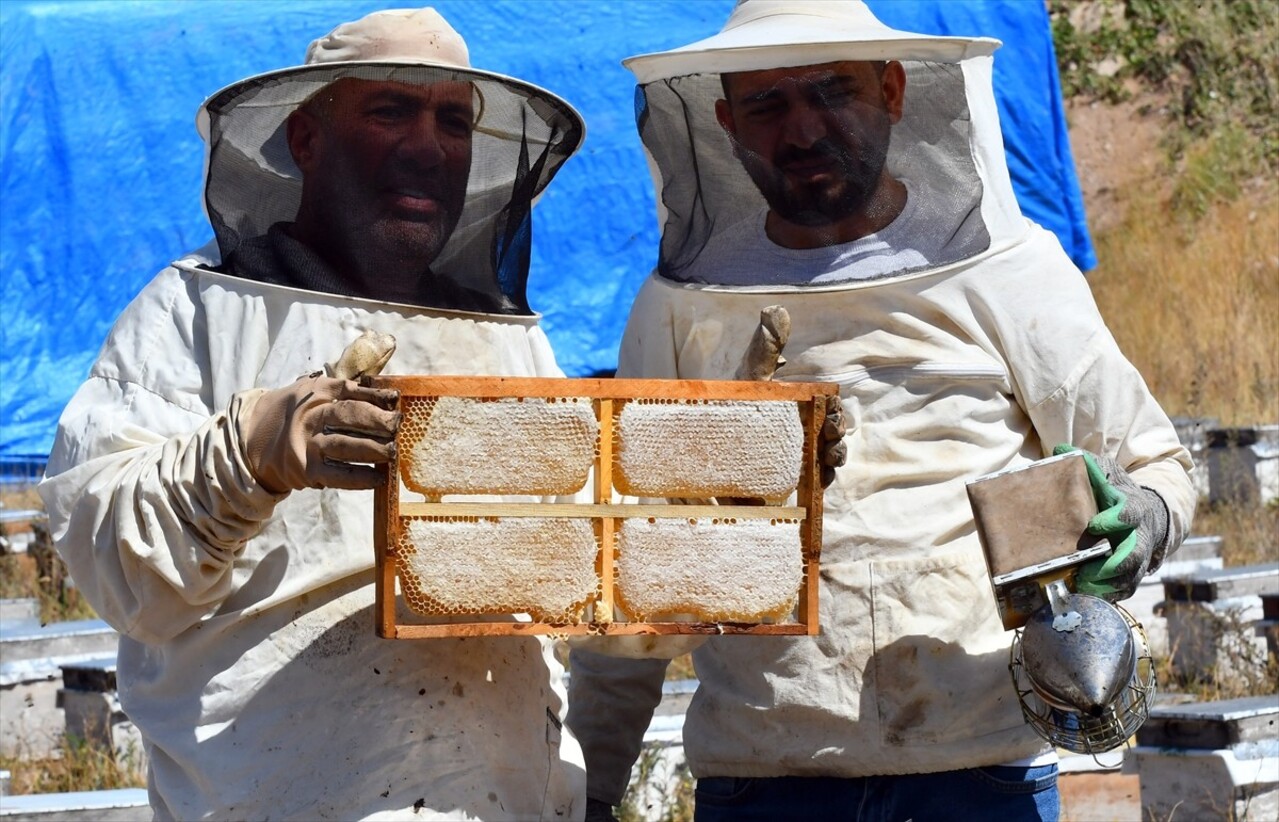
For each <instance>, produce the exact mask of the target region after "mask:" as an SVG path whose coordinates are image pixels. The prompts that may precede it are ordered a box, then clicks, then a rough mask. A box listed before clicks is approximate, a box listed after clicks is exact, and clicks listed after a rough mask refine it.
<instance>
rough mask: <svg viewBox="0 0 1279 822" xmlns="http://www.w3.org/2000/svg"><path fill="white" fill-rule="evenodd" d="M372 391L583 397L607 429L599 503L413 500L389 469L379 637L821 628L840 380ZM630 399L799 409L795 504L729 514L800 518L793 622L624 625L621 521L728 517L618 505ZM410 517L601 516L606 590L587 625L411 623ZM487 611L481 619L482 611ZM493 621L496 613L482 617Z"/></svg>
mask: <svg viewBox="0 0 1279 822" xmlns="http://www.w3.org/2000/svg"><path fill="white" fill-rule="evenodd" d="M365 383H366V384H368V385H371V386H373V387H375V388H389V389H394V390H397V391H399V393H400V397H401V403H403V402H404V399H405V398H409V397H445V396H453V397H473V398H479V399H496V398H503V397H529V398H533V397H537V398H555V397H582V398H590V399H592V400H594V401H595V411H596V415H597V419H598V421H599V425H600V432H599V442H598V446H599V447H598V449H597V456H596V461H595V466H594V469H595V470H594V485H593V491H594V494H593V498H594V502H593V504H562V503H561V504H554V503H503V502H492V503H488V502H453V503H450V502H430V501H428V502H410V501H407V500H402V499H401V488H400V472H399V466H398V465H396V464H388V465H387V466H386V481H385V482H384V483H383V484H382V485H381V486H379V487H378V489H377V491H376V493H375V495H374V523H375V524H374V532H375V533H374V546H375V550H376V563H377V565H376V571H377V576H376V597H377V601H376V621H377V633H378V635H379V636H382V637H385V638H388V639H424V638H431V637H456V636H528V635H547V634H554V635H558V636H565V635H577V634H595V635H600V634H764V635H803V634H809V635H815V634H816V633H817V631H818V618H817V613H818V612H817V591H818V572H819V570H820V559H821V534H822V491H823V489H822V486H821V480H820V476H821V472H820V464H819V457H818V453H817V443H818V438H819V436H820V433H821V430H822V425H823V423H824V422H825V419H826V397H828V396H831V395H834V394H836V393H837V392H838V386H836V385H834V384H833V383H798V382H745V381H709V380H627V379H552V378H536V377H525V378H515V377H423V376H400V377H388V376H380V377H373V378H366V379H365ZM630 399H674V400H770V401H788V402H794V403H796V404H797V405H798V410H799V414H800V420H801V423H802V425H803V428H804V446H803V465H802V466H801V470H800V478H799V486H798V490H797V494H796V504H795V505H794V506H770V505H758V506H733V508H732V509H731V510H732V516H734V517H736V518H739V519H742V518H765V519H771V518H787V519H798V520H799V521H800V540H801V550H802V557H803V562H804V571H803V576H802V581H801V584H800V589H799V599H798V605H797V606H796V609H795V612H794V614H793V620H792V621H784V622H769V623H740V622H709V623H708V622H620V621H615V620H614V619H613V616H614V580H613V576H614V575H613V559H614V552H615V547H614V540H615V536H616V531H617V527H618V524H619V521H620V520H622V519H625V518H628V517H646V518H647V517H654V518H665V517H672V518H673V517H678V518H681V519H682V518H687V517H722V516H724V515H725V513H726V511H725V508H724V507H723V506H718V505H714V504H711V502H710V501H709V500H708V501H707V504H706V505H651V504H648V505H641V504H625V503H614V502H613V501H612V499H613V497H612V494H613V480H612V466H613V454H612V445H613V437H612V424H613V412H612V408H613V404H614V403H615V402H617V401H619V400H630ZM406 516H480V517H497V516H527V517H546V516H556V517H566V516H567V517H589V518H591V519H592V520H594V522H595V531H596V536H597V541H598V543H599V549H600V553H599V558H598V561H597V571H598V573H599V575H600V583H601V588H600V590H601V594H600V597H599V599H598V600H596V601H595V602H594V603H593V605H592V607H591V608H590V609H589V610H590V618H589V620H588V621H583V622H578V623H572V624H559V623H547V622H527V621H524V622H519V621H500V622H495V621H483V620H479V619H477V620H475V621H466V620H465V618H464V617H462V618H457V617H452V618H449V621H447V622H436V623H431V624H418V623H404V622H400V621H399V620H398V619H397V616H396V581H397V579H398V572H399V571H398V564H397V558H396V551H395V547H394V546H396V545H397V543H398V542H399V536H400V529H401V527H402V519H401V518H402V517H406ZM476 616H477V617H478V616H481V615H476ZM483 616H486V617H488V618H489V619H490V620H491V618H492V616H493V615H491V614H487V615H483Z"/></svg>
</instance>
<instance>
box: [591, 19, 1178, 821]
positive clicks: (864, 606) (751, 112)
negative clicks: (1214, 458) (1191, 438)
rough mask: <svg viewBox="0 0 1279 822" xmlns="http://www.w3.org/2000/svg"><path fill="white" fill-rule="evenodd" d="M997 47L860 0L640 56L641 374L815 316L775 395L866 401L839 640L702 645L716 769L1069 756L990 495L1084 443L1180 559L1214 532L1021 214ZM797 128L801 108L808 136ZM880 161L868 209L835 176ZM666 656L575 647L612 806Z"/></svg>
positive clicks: (838, 482) (1137, 384) (837, 545)
mask: <svg viewBox="0 0 1279 822" xmlns="http://www.w3.org/2000/svg"><path fill="white" fill-rule="evenodd" d="M998 45H999V43H998V42H997V41H995V40H990V39H982V38H976V39H968V38H958V37H934V36H924V35H918V34H911V33H907V32H900V31H895V30H892V29H889V28H887V27H885V26H883V25H882V24H881V23H880V22H879V21H877V20H876V19H875V18H874V17H873V15H872V14H871V13H870V11H869V10H868V9H867V8H866V7H865V5H864V4H862V3H859V2H851V1H850V0H840V1H839V2H811V1H810V2H786V1H785V0H745V2H741V3H739V5H738V6H737V7H736V9H735V10H734V11H733V13H732V16H731V17H730V18H729V20H728V22H727V24H726V25H725V26H724V28H723V30H722V31H721V32H720V33H719V34H717V35H715V36H713V37H710V38H708V39H706V40H702V41H700V42H697V43H693V44H691V45H688V46H685V47H682V48H676V49H673V50H671V51H667V52H662V53H658V54H648V55H643V56H639V57H633V58H630V59H628V60H626V61H624V62H625V65H626V66H627V67H628V68H629V69H630V70H631V71H632V72H633V73H634V74H635V76H636V78H637V81H638V89H637V103H636V110H637V115H636V119H637V126H638V129H639V133H640V136H641V138H642V140H643V143H644V147H645V150H646V153H647V155H648V158H649V161H650V168H651V171H652V174H653V178H654V181H655V185H656V189H657V202H658V204H659V205H658V211H659V213H658V220H659V224H660V226H661V230H662V236H661V249H660V255H659V262H658V266H657V270H656V271H655V272H654V273H653V274H652V276H651V277H650V278H649V279H648V280H647V281H646V282H645V283H644V285H643V287H642V288H641V290H640V293H639V295H638V296H637V298H636V301H635V304H634V306H633V308H632V312H631V316H630V319H629V323H628V326H627V329H626V333H625V336H624V339H623V342H622V348H621V358H620V366H619V376H625V377H653V378H663V377H667V378H668V377H679V378H686V379H729V378H732V375H733V369H734V367H735V366H736V363H737V362H738V360H739V358H740V352H741V351H742V350H743V349H744V348H745V347H746V345H747V341H748V340H749V339H750V335H751V333H752V332H753V330H754V328H755V325H756V324H757V322H758V318H759V316H760V311H761V309H763V308H764V307H766V306H769V305H774V304H777V305H782V306H784V307H785V308H786V309H787V311H788V312H789V314H790V318H791V336H790V341H789V343H788V344H787V346H786V348H785V352H784V353H785V359H786V364H785V365H784V366H783V367H782V368H781V369H780V370H779V371H778V374H777V378H778V379H791V380H822V381H833V382H837V383H839V385H840V393H841V396H842V401H843V407H844V414H845V416H846V418H847V428H848V433H847V436H846V439H845V442H846V444H847V447H848V459H847V464H846V465H845V466H844V467H843V468H841V469H840V470H839V471H838V472H837V474H836V478H835V481H834V484H833V485H832V486H830V488H829V489H828V490H827V492H826V496H825V515H824V520H823V522H824V533H823V548H822V572H821V589H820V622H821V633H820V636H817V637H815V638H796V639H792V638H756V637H749V638H746V637H742V638H738V637H717V638H714V639H712V640H710V641H709V642H707V643H706V644H705V645H704V646H702V647H701V648H700V649H699V650H698V651H696V652H695V653H694V655H693V658H694V661H695V664H696V670H697V676H698V678H699V679H700V686H699V689H698V692H697V695H696V696H695V698H694V700H693V702H692V705H691V707H690V708H689V711H688V715H687V720H686V723H685V725H684V744H685V749H686V752H687V756H688V761H689V764H690V766H691V768H692V772H693V774H694V776H696V777H698V778H699V779H701V778H704V777H774V776H834V777H864V776H872V775H885V774H888V775H892V774H928V773H935V772H942V771H950V770H955V769H963V768H975V767H980V766H991V765H1000V764H1004V763H1019V762H1020V763H1027V762H1051V761H1053V760H1052V758H1051V755H1050V754H1048V755H1045V754H1046V753H1047V752H1046V749H1045V744H1044V743H1043V741H1042V740H1041V739H1040V738H1039V737H1037V736H1036V735H1035V734H1034V733H1033V732H1032V730H1031V729H1030V728H1029V727H1028V726H1027V725H1026V724H1025V723H1024V721H1023V719H1022V716H1021V713H1020V710H1019V707H1018V700H1017V695H1016V693H1015V692H1014V689H1013V687H1012V684H1011V681H1010V679H1009V674H1008V649H1009V642H1010V639H1011V635H1010V634H1008V633H1006V632H1005V631H1004V630H1003V628H1002V626H1001V623H1000V620H999V617H998V614H997V611H996V605H995V600H994V598H993V595H992V592H991V586H990V582H989V579H988V577H987V575H986V568H985V562H984V558H983V554H982V550H981V546H980V544H979V542H978V538H977V536H976V533H975V530H974V525H973V520H972V511H971V509H970V506H969V504H968V501H967V498H966V495H965V488H964V483H965V481H966V480H967V479H971V478H974V477H977V476H979V475H982V474H985V473H988V472H991V471H995V470H998V469H1004V468H1009V467H1013V466H1017V465H1024V464H1027V463H1029V462H1031V461H1033V460H1037V459H1040V458H1043V457H1045V456H1047V455H1049V454H1051V452H1052V449H1053V447H1054V446H1055V445H1056V444H1058V443H1073V444H1075V445H1077V446H1079V447H1081V448H1085V449H1088V450H1090V451H1093V452H1095V453H1099V454H1106V455H1109V456H1112V457H1115V458H1116V459H1117V461H1118V462H1119V464H1121V465H1122V466H1124V467H1125V468H1127V469H1128V470H1129V471H1131V472H1132V476H1133V478H1134V479H1135V480H1136V481H1137V482H1138V483H1139V484H1140V485H1141V486H1144V487H1146V488H1148V489H1153V491H1154V492H1156V493H1157V494H1158V496H1159V497H1160V498H1162V500H1163V502H1164V503H1165V505H1166V508H1167V512H1168V516H1167V540H1166V542H1165V543H1164V546H1166V547H1168V548H1172V547H1175V546H1176V545H1177V544H1179V543H1180V541H1181V539H1182V537H1183V536H1184V534H1185V533H1186V530H1187V529H1188V527H1189V521H1190V518H1191V515H1192V512H1193V508H1194V495H1193V492H1192V488H1191V485H1190V482H1189V479H1188V476H1187V471H1188V469H1189V467H1190V460H1189V456H1188V454H1187V452H1186V451H1185V450H1184V449H1183V448H1182V447H1181V445H1180V443H1179V442H1178V439H1177V436H1176V433H1175V431H1174V429H1173V427H1172V426H1171V424H1170V423H1169V421H1168V419H1167V417H1166V415H1165V414H1164V413H1163V411H1162V410H1161V409H1160V408H1159V406H1158V405H1157V403H1156V402H1155V400H1154V398H1153V397H1152V396H1151V395H1150V393H1149V391H1148V390H1147V389H1146V387H1145V384H1144V382H1143V380H1142V378H1141V377H1140V375H1139V374H1138V373H1137V372H1136V370H1135V369H1134V368H1133V366H1132V365H1131V364H1130V363H1129V362H1128V361H1127V360H1126V359H1125V358H1124V357H1123V355H1122V354H1121V352H1120V351H1119V349H1118V348H1117V346H1116V344H1115V342H1114V339H1113V337H1112V336H1111V334H1110V333H1109V331H1108V330H1107V329H1106V327H1105V325H1104V323H1103V322H1102V319H1101V317H1100V315H1099V314H1098V311H1097V309H1096V307H1095V305H1094V302H1093V300H1092V297H1091V294H1090V292H1089V289H1088V285H1087V283H1086V282H1085V279H1084V277H1083V276H1081V274H1080V272H1079V271H1078V269H1077V268H1076V267H1075V266H1074V265H1073V264H1072V263H1071V262H1070V260H1069V259H1068V257H1067V256H1066V254H1065V253H1064V252H1063V251H1062V249H1061V247H1060V245H1059V243H1058V241H1057V240H1056V238H1055V237H1054V236H1053V235H1052V234H1050V233H1049V232H1047V231H1045V230H1044V229H1042V228H1040V227H1039V226H1037V225H1035V224H1033V223H1031V222H1029V221H1028V220H1026V219H1025V218H1024V217H1023V216H1022V215H1021V213H1020V211H1019V209H1018V206H1017V202H1016V200H1015V199H1014V196H1013V191H1012V188H1011V184H1010V181H1009V177H1008V172H1007V168H1006V164H1005V160H1004V155H1003V144H1002V139H1001V136H1000V127H999V122H998V119H997V113H996V107H995V99H994V95H993V90H992V86H991V76H992V72H991V69H992V64H993V56H992V55H993V53H994V51H995V49H996V48H997V47H998ZM847 63H858V64H860V66H859V67H856V70H855V71H854V70H853V69H851V68H850V69H848V71H849V72H850V73H849V74H848V75H847V76H845V73H844V69H843V68H840V67H841V66H845V64H847ZM894 63H896V64H898V65H899V66H900V68H897V67H896V66H895V65H894ZM832 66H835V67H836V68H832ZM894 72H900V74H897V75H894ZM863 73H864V74H863ZM863 76H864V77H866V78H871V79H870V80H868V81H867V82H869V83H872V84H874V86H873V90H875V91H877V92H878V91H879V90H880V89H888V88H889V86H890V85H891V86H892V89H895V90H896V93H897V94H898V97H897V98H896V99H895V100H894V99H891V98H892V97H893V94H892V93H888V92H886V96H885V98H884V100H883V101H880V100H879V98H878V97H876V98H875V100H874V101H873V103H872V102H867V101H866V100H864V99H863V98H865V97H866V93H867V89H866V88H864V87H862V86H861V85H859V83H860V82H861V81H857V82H854V81H852V80H849V79H848V78H849V77H863ZM885 77H888V78H890V80H885V79H884V78H885ZM893 78H895V79H893ZM890 81H891V82H890ZM903 89H904V90H903ZM782 111H789V112H791V113H795V112H799V113H798V114H796V115H795V116H794V117H792V118H791V119H788V120H786V124H785V125H784V126H782V125H778V123H779V122H780V120H779V118H780V117H781V116H782V115H780V114H779V112H782ZM787 130H789V131H787ZM806 131H810V132H811V133H800V132H806ZM868 134H869V135H871V137H868V136H867V135H868ZM876 134H878V135H880V136H881V137H882V140H881V141H880V142H879V143H878V144H877V143H876V140H875V139H873V137H874V135H876ZM761 135H767V136H766V137H765V136H761ZM770 139H771V140H774V142H771V143H770V142H769V140H770ZM783 144H784V145H783ZM777 146H781V148H776V151H775V152H774V148H775V147H777ZM877 146H878V147H879V148H882V149H886V151H883V150H881V151H878V152H877V150H876V149H877ZM770 152H774V153H770ZM779 169H781V170H780V171H779ZM859 170H860V171H859ZM858 173H860V174H861V176H862V177H863V178H865V179H866V180H867V181H869V182H868V183H867V188H866V191H865V192H862V193H860V194H859V193H858V192H857V191H849V190H847V189H849V188H852V187H851V186H846V187H845V189H839V188H836V187H834V185H833V184H830V183H829V181H830V180H832V179H834V178H837V177H838V178H839V179H840V180H843V179H846V177H847V178H854V177H857V175H858ZM845 175H846V176H845ZM832 192H833V193H832ZM828 194H829V196H827V195H828ZM859 220H860V222H858V221H859ZM850 226H851V229H852V230H851V233H850V232H849V231H848V230H847V229H849V228H850ZM1045 504H1051V501H1045ZM1159 550H1163V548H1162V547H1161V548H1160V549H1159ZM664 668H665V663H664V662H661V661H648V660H646V661H632V660H616V659H610V658H607V657H603V656H599V655H594V654H589V653H583V652H581V651H575V652H574V655H573V659H572V671H573V677H572V685H571V688H570V712H569V724H570V726H571V727H572V728H573V730H574V733H575V734H576V735H577V736H578V738H579V740H580V741H581V742H582V745H583V749H584V751H585V752H586V759H587V769H588V773H589V790H588V793H589V795H590V796H591V797H592V798H593V799H596V800H602V801H605V802H610V803H616V802H617V801H618V800H619V799H620V797H621V795H622V791H623V789H624V788H625V785H626V780H627V777H628V775H629V771H630V766H631V763H632V762H633V761H634V758H635V756H636V754H637V752H638V750H639V740H640V736H641V734H642V732H643V729H644V728H645V727H646V726H647V722H648V718H649V712H650V710H651V706H652V705H654V704H655V703H656V702H657V701H658V699H659V697H660V693H659V690H658V689H659V687H660V682H661V679H662V672H663V670H664Z"/></svg>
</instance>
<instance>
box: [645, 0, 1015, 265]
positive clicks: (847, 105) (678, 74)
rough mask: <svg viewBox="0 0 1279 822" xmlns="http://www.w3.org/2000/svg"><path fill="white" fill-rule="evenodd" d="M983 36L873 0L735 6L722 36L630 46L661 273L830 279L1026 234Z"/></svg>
mask: <svg viewBox="0 0 1279 822" xmlns="http://www.w3.org/2000/svg"><path fill="white" fill-rule="evenodd" d="M997 46H998V42H997V41H994V40H988V39H967V38H946V37H928V36H924V35H916V34H910V33H907V32H899V31H896V30H893V29H890V28H888V27H886V26H884V25H883V24H881V23H879V21H878V20H876V19H875V18H874V17H873V16H872V15H871V14H870V12H869V10H867V9H866V7H865V5H864V4H863V3H860V2H853V1H852V0H837V1H836V2H823V3H813V2H802V0H799V1H796V2H783V0H743V2H740V3H739V5H738V6H737V8H736V9H735V10H734V12H733V15H732V16H731V17H730V18H729V21H728V23H727V24H726V25H725V27H724V30H723V31H721V32H720V34H718V35H715V36H714V37H711V38H708V39H706V40H703V41H701V42H699V43H694V44H692V45H690V46H686V47H683V48H680V49H675V50H673V51H669V52H664V53H660V54H653V55H643V56H639V57H633V58H631V59H629V60H627V61H625V64H626V65H627V67H628V68H630V69H631V70H632V71H633V72H634V73H635V75H636V77H637V79H638V80H639V85H638V87H637V91H636V122H637V126H638V128H639V132H640V136H641V139H642V141H643V143H644V146H645V149H646V151H647V153H648V156H649V160H650V167H651V170H652V172H653V176H654V180H655V183H656V185H657V189H658V202H659V207H658V210H659V215H658V216H659V221H660V223H661V227H662V244H661V251H660V258H659V263H658V267H659V271H660V273H661V274H662V275H663V276H664V277H666V278H668V279H671V280H675V281H680V282H693V283H712V284H716V285H727V286H783V287H805V286H830V285H837V284H840V283H846V282H848V281H850V280H866V279H877V278H885V277H894V276H899V275H902V274H908V273H911V272H916V271H921V270H927V269H932V268H936V267H939V266H942V265H945V264H948V263H953V262H956V261H959V260H964V259H968V258H971V257H974V256H977V255H980V254H982V253H984V252H986V251H987V250H989V249H991V248H992V246H994V245H996V244H998V243H1001V242H1006V241H1007V240H1008V239H1009V238H1010V237H1013V236H1015V235H1017V234H1018V233H1019V232H1020V231H1022V230H1024V228H1023V224H1022V221H1021V220H1020V214H1019V212H1018V209H1017V206H1016V202H1015V200H1014V199H1013V196H1012V190H1011V185H1010V183H1009V182H1008V179H1007V168H1006V165H1005V164H1004V161H1003V159H1002V150H1003V147H1002V140H1001V138H1000V137H999V126H998V120H997V117H996V116H995V111H994V103H993V92H992V91H991V89H990V83H989V70H990V54H991V53H992V52H993V51H994V49H995V47H997Z"/></svg>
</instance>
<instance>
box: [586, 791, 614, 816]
mask: <svg viewBox="0 0 1279 822" xmlns="http://www.w3.org/2000/svg"><path fill="white" fill-rule="evenodd" d="M586 822H617V817H616V816H614V815H613V806H612V805H610V804H608V803H607V802H605V801H604V800H602V799H591V798H590V797H589V796H588V797H587V798H586Z"/></svg>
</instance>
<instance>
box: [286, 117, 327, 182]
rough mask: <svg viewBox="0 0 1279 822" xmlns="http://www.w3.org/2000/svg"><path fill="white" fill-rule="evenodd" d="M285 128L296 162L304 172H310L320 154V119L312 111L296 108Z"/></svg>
mask: <svg viewBox="0 0 1279 822" xmlns="http://www.w3.org/2000/svg"><path fill="white" fill-rule="evenodd" d="M284 128H285V137H286V138H287V139H288V143H289V154H291V155H293V162H294V164H296V165H297V167H298V170H299V171H301V172H302V173H303V174H307V173H309V172H310V170H311V169H312V168H314V166H315V163H316V158H317V157H318V156H319V154H320V121H319V120H318V119H317V118H316V116H315V115H314V114H312V113H311V112H309V111H306V110H304V109H296V110H295V111H294V112H293V113H292V114H290V115H289V119H288V120H286V121H285V124H284Z"/></svg>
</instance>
